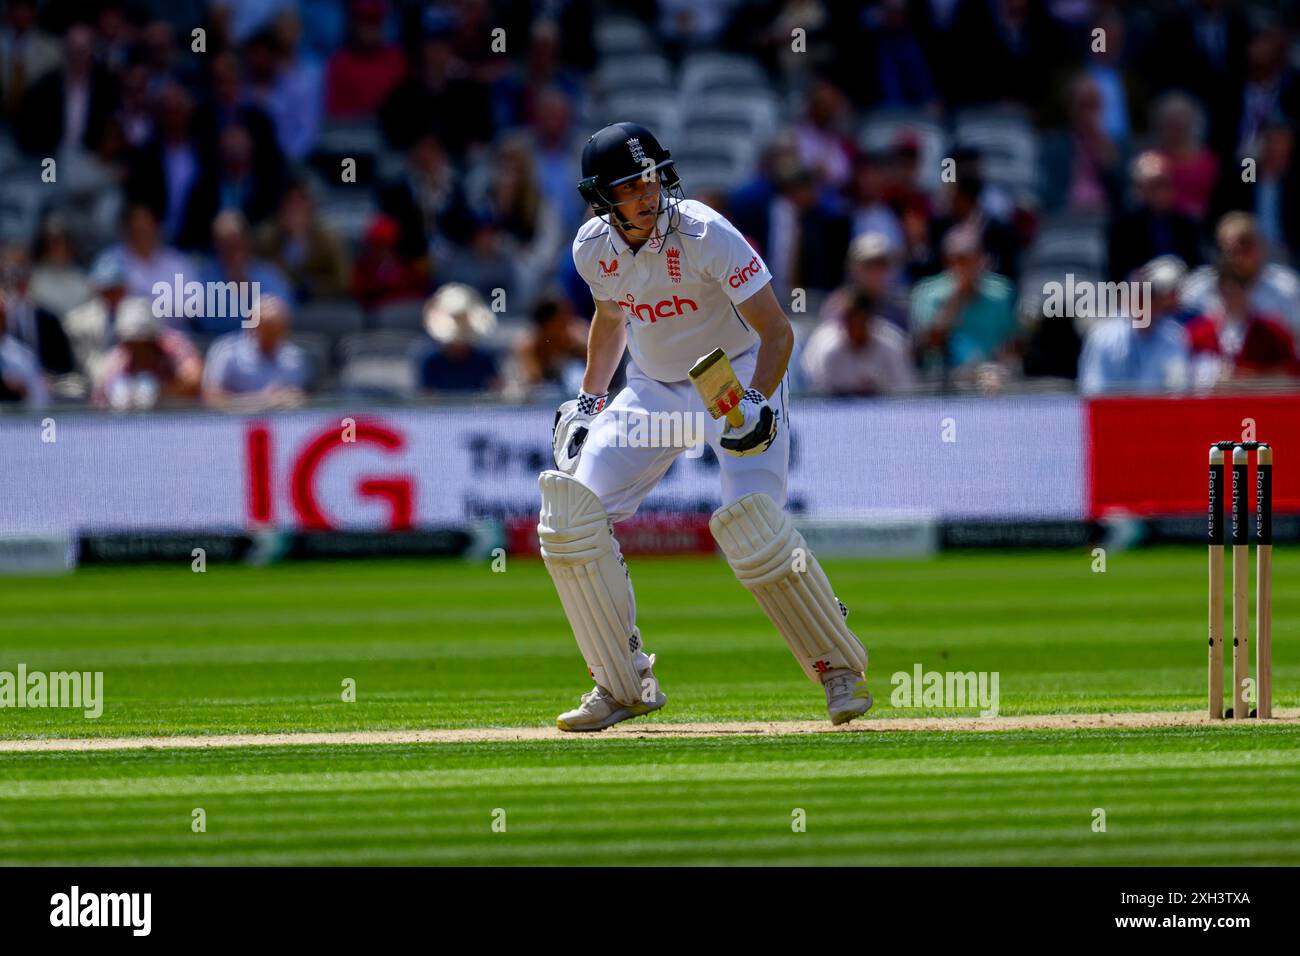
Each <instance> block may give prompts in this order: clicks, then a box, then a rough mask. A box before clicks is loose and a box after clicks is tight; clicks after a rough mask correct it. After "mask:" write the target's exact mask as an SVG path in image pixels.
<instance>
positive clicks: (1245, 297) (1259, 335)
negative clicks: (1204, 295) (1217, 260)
mask: <svg viewBox="0 0 1300 956" xmlns="http://www.w3.org/2000/svg"><path fill="white" fill-rule="evenodd" d="M1218 292H1219V296H1218V298H1219V304H1217V305H1216V306H1215V307H1212V308H1211V309H1210V310H1209V311H1207V312H1202V313H1201V314H1200V315H1197V316H1196V317H1195V318H1193V319H1191V320H1189V321H1188V323H1187V334H1188V337H1189V338H1190V339H1191V345H1192V377H1193V381H1194V382H1195V383H1196V384H1197V385H1198V386H1199V387H1202V388H1206V387H1213V386H1215V385H1219V384H1222V383H1224V382H1226V381H1228V380H1230V379H1241V378H1249V377H1252V376H1258V375H1285V376H1296V375H1300V362H1298V361H1297V357H1296V349H1295V340H1294V339H1293V338H1292V336H1291V332H1290V330H1288V329H1287V327H1286V323H1284V322H1283V321H1282V320H1281V319H1279V318H1278V317H1276V316H1274V315H1270V314H1268V313H1265V312H1260V311H1258V310H1257V309H1255V308H1254V307H1253V306H1252V305H1251V302H1250V287H1249V286H1248V285H1247V284H1246V282H1245V281H1243V280H1242V279H1241V278H1240V277H1238V276H1235V275H1233V274H1231V273H1227V272H1221V273H1220V274H1219V283H1218Z"/></svg>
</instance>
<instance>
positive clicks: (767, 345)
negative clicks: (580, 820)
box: [537, 123, 872, 731]
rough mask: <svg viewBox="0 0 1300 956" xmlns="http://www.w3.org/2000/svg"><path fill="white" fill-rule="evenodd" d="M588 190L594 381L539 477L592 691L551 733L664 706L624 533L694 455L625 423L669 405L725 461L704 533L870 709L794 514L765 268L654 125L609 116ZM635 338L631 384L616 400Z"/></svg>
mask: <svg viewBox="0 0 1300 956" xmlns="http://www.w3.org/2000/svg"><path fill="white" fill-rule="evenodd" d="M578 191H579V192H580V193H581V194H582V197H583V199H585V200H586V201H587V202H588V203H589V204H590V205H591V208H592V210H593V211H594V212H595V216H594V217H592V218H591V219H589V220H588V221H587V222H586V223H585V224H584V225H583V226H582V228H581V229H579V230H578V235H577V238H576V239H575V240H574V242H573V260H574V263H575V264H576V266H577V269H578V272H579V273H580V274H581V275H582V277H583V279H585V280H586V282H587V285H588V286H590V287H591V294H592V298H593V299H594V300H595V303H596V311H595V316H594V317H593V319H592V322H591V331H590V333H589V335H588V339H587V365H586V371H585V374H584V377H583V381H582V390H581V392H580V393H579V394H578V397H577V399H575V400H571V401H568V402H565V403H564V404H563V405H561V406H560V409H559V411H558V412H557V413H556V417H555V427H554V431H553V434H552V442H553V448H554V452H555V464H556V470H552V471H544V472H542V474H541V476H540V477H539V478H538V485H539V486H540V488H541V498H542V508H541V517H540V521H539V523H538V525H537V534H538V537H539V539H540V541H541V552H542V559H543V561H544V562H545V563H546V567H547V570H548V571H549V572H550V574H551V578H552V579H553V580H554V582H555V587H556V590H557V591H558V592H559V596H560V603H561V604H563V605H564V611H565V615H566V616H567V617H568V620H569V624H570V625H571V626H572V628H573V634H574V637H575V638H576V639H577V642H578V648H579V649H580V650H581V652H582V656H583V658H584V659H585V660H586V662H587V668H588V671H589V672H590V674H591V676H592V678H593V679H594V680H595V682H596V686H595V687H594V688H593V689H592V690H591V691H590V692H589V693H587V694H585V695H584V696H583V697H582V700H581V703H580V704H579V706H578V707H577V708H575V709H573V710H570V711H567V712H565V713H563V714H561V715H560V716H559V718H558V719H557V721H556V724H557V726H558V727H559V728H560V729H561V730H566V731H594V730H603V729H604V728H606V727H609V726H611V725H613V724H616V723H618V722H619V721H621V720H627V719H628V718H629V717H638V716H641V715H643V714H648V713H650V712H651V711H654V710H658V709H659V708H660V707H662V706H663V705H664V703H665V702H666V701H667V696H666V695H665V694H664V693H663V691H662V690H661V688H660V687H659V682H658V680H657V679H656V678H655V676H654V663H655V657H654V655H653V654H647V653H646V650H645V647H644V645H643V643H642V640H641V632H640V630H639V629H638V628H637V624H636V597H635V595H634V593H633V590H632V582H631V578H630V577H629V575H628V572H627V567H626V564H625V563H624V560H623V556H622V553H621V552H620V550H619V546H618V541H617V539H615V537H614V534H613V529H614V525H615V524H616V523H617V522H619V521H622V520H623V519H625V518H628V517H630V516H631V515H632V514H634V513H635V512H636V509H637V507H638V506H639V505H640V504H641V502H642V500H643V499H644V498H645V496H646V495H647V494H648V493H649V492H650V490H651V489H652V488H653V487H654V486H655V484H656V483H657V482H658V481H659V479H660V478H661V477H663V475H664V473H665V472H666V471H667V470H668V467H669V466H670V465H671V464H672V462H673V460H674V459H675V458H676V456H677V455H679V454H680V453H681V452H682V451H684V450H685V449H684V448H676V447H627V446H628V443H627V442H626V441H618V440H617V438H618V436H617V430H618V429H619V428H620V426H621V423H626V422H627V421H628V420H629V418H634V417H636V416H645V417H646V420H654V418H652V416H654V415H655V413H674V412H675V413H677V414H678V415H679V416H680V417H682V418H683V419H684V418H685V417H686V416H688V415H694V416H696V417H697V420H698V419H702V420H703V421H704V422H705V433H704V439H705V440H706V441H707V442H708V443H709V444H710V445H711V446H712V448H713V450H714V452H715V453H716V454H717V456H718V460H719V462H720V465H721V468H720V471H721V479H722V494H721V501H722V507H721V508H719V509H718V510H717V511H715V512H714V513H713V516H712V518H711V519H710V521H709V527H710V529H711V531H712V532H713V536H714V538H715V539H716V540H717V542H718V545H719V546H720V547H721V549H722V552H723V554H724V555H725V556H726V558H727V561H728V563H729V564H730V565H731V568H732V570H733V571H734V572H735V575H736V577H737V578H738V579H739V580H740V583H741V584H742V585H744V586H745V588H747V589H748V590H749V591H750V592H751V593H752V594H753V595H754V597H755V598H756V599H757V601H758V603H759V605H760V606H761V607H762V608H763V610H764V611H765V612H766V613H767V615H768V617H769V618H771V620H772V624H773V625H774V626H775V627H776V629H777V630H778V631H779V632H780V633H781V636H782V637H784V638H785V641H786V644H788V645H789V647H790V651H791V653H793V654H794V657H795V660H796V661H798V663H799V666H800V667H801V668H803V671H804V673H805V674H807V675H808V678H809V679H810V680H812V681H814V682H819V683H821V684H822V686H823V688H824V690H825V694H826V709H827V712H828V713H829V715H830V719H831V721H832V722H833V723H836V724H841V723H844V722H845V721H849V720H852V719H853V718H854V717H857V716H860V715H861V714H864V713H866V711H867V710H868V709H869V708H870V707H871V704H872V700H871V695H870V694H869V693H868V692H867V688H866V682H865V676H864V675H865V671H866V669H867V651H866V648H864V647H863V646H862V643H861V642H860V641H859V640H858V639H857V637H855V636H854V634H853V632H852V631H850V630H849V628H848V626H847V624H846V623H845V618H846V617H847V615H848V609H847V608H845V607H844V605H843V604H841V603H840V602H839V600H838V599H837V598H836V596H835V594H834V592H833V591H832V590H831V585H830V582H829V581H828V580H827V578H826V574H825V572H823V571H822V568H821V566H820V565H819V564H818V563H817V559H816V558H815V557H813V555H812V554H811V553H810V552H809V551H808V548H807V545H806V544H805V543H804V539H803V537H802V535H800V533H799V532H798V531H797V530H796V529H795V527H794V524H793V523H792V522H791V520H790V516H789V515H788V514H786V512H785V510H784V506H785V502H786V474H787V469H788V466H789V460H790V414H789V399H788V394H787V393H788V391H789V389H788V386H787V382H786V366H787V365H788V363H789V361H790V353H791V350H792V349H793V347H794V332H793V330H792V329H791V328H790V321H789V319H788V318H787V317H786V314H785V311H784V310H783V309H782V307H781V306H780V304H779V303H778V302H777V299H776V296H775V294H774V293H773V292H772V286H771V279H772V275H771V273H770V272H769V271H768V269H767V265H766V264H765V263H764V262H763V259H762V257H761V256H759V255H758V254H757V253H756V252H755V251H754V249H753V248H752V247H751V246H750V245H749V243H748V242H747V241H746V240H745V238H744V237H743V236H742V235H741V234H740V233H739V232H738V231H737V230H736V228H735V227H734V226H732V224H731V223H730V222H728V221H727V220H726V218H724V217H723V216H722V215H720V214H719V213H718V212H716V211H715V210H713V209H710V208H709V207H708V206H706V205H704V204H703V203H700V202H696V201H695V200H688V199H686V198H684V196H683V194H682V187H681V179H680V177H679V175H678V173H677V170H676V168H675V167H674V164H673V160H672V159H671V158H670V156H669V152H668V150H667V149H664V148H663V147H662V146H661V145H660V143H659V141H658V140H657V139H656V138H655V136H654V134H653V133H651V132H650V130H648V129H646V128H645V127H644V126H640V125H638V124H636V123H615V124H613V125H611V126H606V127H605V128H604V129H602V130H600V131H599V132H597V133H596V134H595V135H594V136H592V137H591V138H590V139H589V140H588V141H587V144H586V147H585V148H584V149H583V152H582V179H581V181H580V182H579V183H578ZM624 348H627V349H628V350H629V351H630V353H631V355H630V360H629V362H628V366H627V386H626V387H625V388H624V389H622V390H621V391H620V392H619V393H618V394H617V395H616V396H615V397H614V398H613V399H612V400H611V399H610V397H609V393H608V389H609V383H610V381H611V379H612V378H613V375H614V372H615V371H616V370H617V368H618V366H619V363H620V361H621V360H622V357H623V350H624ZM716 349H721V350H722V351H723V352H724V353H725V355H726V358H727V359H729V360H730V367H731V368H732V369H734V372H735V376H734V379H735V381H737V382H738V383H740V385H741V386H743V388H737V389H735V391H737V392H740V393H741V394H738V395H737V396H736V398H738V399H739V401H738V404H736V405H735V406H734V407H732V408H730V410H729V414H727V415H726V416H725V417H722V418H716V419H715V418H714V417H712V416H711V415H706V414H705V412H706V404H705V401H704V399H703V398H702V397H701V394H700V392H699V391H698V390H697V388H696V386H695V383H694V382H693V381H692V379H691V374H692V369H693V368H694V367H695V366H696V365H697V362H698V360H699V359H700V358H701V357H702V356H707V355H709V353H711V352H714V350H716ZM643 444H648V443H643Z"/></svg>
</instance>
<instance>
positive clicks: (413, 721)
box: [0, 548, 1300, 865]
mask: <svg viewBox="0 0 1300 956" xmlns="http://www.w3.org/2000/svg"><path fill="white" fill-rule="evenodd" d="M1093 563H1094V559H1093V557H1092V555H1091V554H1090V553H1088V552H1086V551H1078V552H1069V553H1065V552H1036V553H1024V554H1006V553H998V554H974V553H954V554H948V555H944V556H942V557H940V558H939V559H937V560H933V561H923V562H885V563H882V562H827V569H828V572H829V573H830V574H831V578H832V581H833V582H834V584H835V587H836V590H837V592H838V594H839V595H840V597H841V598H842V599H843V600H844V601H845V602H846V603H847V604H848V605H849V606H850V608H851V609H852V614H851V616H850V619H849V620H850V623H851V624H852V625H853V626H854V627H855V629H856V630H857V631H858V632H859V633H860V634H861V635H863V636H864V638H865V639H866V641H867V643H868V646H869V648H870V651H871V672H870V674H869V678H870V686H871V689H872V691H873V693H874V694H875V696H876V699H877V704H876V707H875V709H874V710H873V711H872V716H875V717H896V716H933V715H939V714H949V715H956V714H965V715H969V714H971V713H972V711H970V710H966V711H915V710H899V709H897V708H894V707H892V706H891V704H890V700H889V697H890V691H891V687H890V680H889V678H890V675H891V674H893V673H894V672H898V671H906V672H909V673H910V672H911V671H912V670H913V668H914V667H915V666H916V665H917V664H920V665H921V666H922V667H923V668H924V669H926V670H939V671H997V672H998V673H999V675H1000V693H1001V712H1002V714H1004V715H1027V714H1042V713H1091V712H1099V711H1112V710H1133V711H1153V710H1192V709H1197V708H1200V707H1202V706H1203V698H1204V692H1205V642H1204V632H1205V578H1206V572H1205V556H1204V549H1199V548H1196V549H1193V548H1187V549H1158V550H1149V551H1138V552H1129V553H1119V554H1112V555H1110V556H1109V557H1108V563H1107V568H1106V571H1105V573H1095V572H1094V571H1093V570H1092V568H1093ZM631 565H632V570H633V575H634V580H635V581H636V583H637V593H638V600H639V604H640V608H641V617H640V623H641V626H642V631H643V634H644V635H645V638H646V641H647V644H648V646H649V648H650V649H651V650H653V651H655V652H656V653H658V654H659V664H658V666H657V667H656V672H657V673H658V676H659V678H660V680H661V682H662V684H663V687H664V690H665V691H666V692H667V694H668V695H669V703H668V706H667V707H666V708H665V709H664V711H662V712H661V714H659V715H655V716H653V717H651V718H646V719H644V723H646V724H654V723H661V722H662V723H687V722H705V721H710V722H711V721H718V722H727V721H742V720H743V721H754V720H816V719H824V716H825V711H824V706H823V700H822V695H821V692H820V689H819V688H816V687H814V686H813V685H811V684H809V683H808V682H807V680H805V679H804V678H803V677H802V675H801V674H800V673H799V671H798V668H797V667H796V665H795V664H794V662H793V661H792V660H791V658H790V656H789V652H788V651H786V649H785V647H784V644H783V643H782V642H781V640H780V638H779V636H778V635H777V634H776V633H775V632H774V631H773V630H772V629H771V626H770V625H769V624H768V623H767V621H766V619H765V618H764V617H763V616H762V614H761V612H760V611H759V609H758V608H757V606H756V605H755V604H754V603H753V601H752V599H751V598H750V597H749V596H748V595H747V594H746V593H745V592H744V591H743V590H741V589H740V587H739V586H738V585H737V584H736V583H735V581H734V580H733V579H732V577H731V574H730V572H729V571H728V570H727V568H726V566H725V565H724V564H723V563H722V562H721V561H715V560H707V559H701V560H692V561H681V560H672V561H669V560H645V559H640V560H636V559H634V560H633V561H632V562H631ZM1298 571H1300V551H1297V550H1294V549H1282V548H1279V549H1278V550H1277V554H1276V560H1275V570H1274V588H1275V602H1274V622H1275V623H1274V643H1275V650H1274V686H1275V692H1274V696H1275V706H1277V707H1279V708H1281V707H1294V706H1296V705H1297V704H1298V703H1300V694H1298V693H1297V690H1296V688H1297V678H1298V677H1300V648H1298V647H1297V642H1296V628H1295V625H1294V622H1295V621H1296V620H1297V614H1298V613H1300V574H1297V572H1298ZM0 608H2V609H3V621H2V622H0V628H2V629H3V637H2V638H0V670H8V671H12V670H15V669H16V667H17V665H18V664H19V663H20V662H21V663H23V664H25V665H26V667H27V668H28V670H29V671H36V670H41V671H57V670H80V671H86V670H90V671H103V672H104V690H105V698H106V702H105V706H104V712H103V716H102V717H101V718H99V719H98V720H86V719H84V718H83V717H82V716H81V715H80V713H79V712H77V711H68V710H50V709H40V710H30V709H0V738H4V739H15V738H23V739H28V738H41V737H120V736H145V735H149V736H152V735H177V734H226V733H284V732H294V731H368V730H381V729H385V730H391V729H402V728H409V729H427V728H454V727H467V728H468V727H486V726H501V727H510V726H531V727H541V726H546V725H550V724H552V723H553V721H554V717H555V714H556V713H558V712H559V711H560V710H563V709H567V708H568V707H570V706H572V705H573V704H574V703H576V700H577V697H578V696H579V695H580V694H581V693H582V692H584V691H585V690H587V689H588V687H589V685H590V682H589V681H588V679H587V677H586V673H585V668H584V667H583V665H582V662H581V659H580V658H579V656H578V655H577V651H576V649H575V648H574V646H573V642H572V638H571V637H570V635H569V633H568V629H567V625H566V624H565V622H564V618H563V615H562V612H561V611H560V608H559V605H558V603H557V602H556V600H555V597H554V592H553V590H552V588H551V584H550V580H549V578H548V577H547V575H546V573H545V570H544V569H543V568H542V567H541V566H540V564H538V563H536V562H534V561H525V560H512V561H511V563H510V565H509V569H508V570H507V571H506V572H505V573H493V572H492V571H491V569H490V567H489V565H487V564H482V565H467V564H462V563H455V562H423V561H372V562H357V563H338V564H296V565H285V566H279V567H273V568H266V569H250V568H245V567H233V566H221V565H212V566H210V568H209V570H208V571H207V572H206V573H205V574H195V573H193V572H192V571H190V569H189V565H188V563H185V564H182V565H180V566H178V567H176V568H159V567H150V568H121V567H118V568H85V569H82V570H81V571H78V572H77V573H76V574H74V575H72V576H70V577H65V578H38V579H7V580H0ZM345 679H351V680H354V681H355V682H356V692H357V700H356V702H355V703H345V702H343V701H342V700H341V691H342V685H343V682H344V680H345ZM1298 744H1300V728H1297V727H1295V726H1265V727H1259V726H1253V725H1251V726H1245V727H1241V726H1232V727H1229V726H1215V727H1210V726H1192V727H1168V728H1152V729H1147V730H1118V729H1114V730H1051V731H1047V730H1035V731H1005V732H995V733H978V734H977V733H961V732H950V733H937V732H906V733H903V732H900V733H872V734H854V733H851V732H850V733H836V734H820V735H811V736H806V735H805V736H781V737H776V736H768V737H707V738H692V739H678V738H660V739H635V738H632V739H629V738H620V739H614V738H601V737H599V736H596V737H582V738H565V739H562V740H555V741H550V740H539V741H530V742H518V743H512V742H496V743H437V744H400V745H399V744H386V745H347V746H344V745H326V746H301V745H295V746H291V747H257V748H241V749H175V750H132V751H116V752H81V753H0V863H74V864H75V863H92V864H124V863H136V862H139V863H179V864H241V863H253V864H257V863H277V862H282V863H340V864H342V863H420V862H427V863H582V862H592V863H604V864H630V865H644V864H655V863H708V862H719V863H743V862H773V863H890V864H906V865H920V864H935V863H972V864H973V863H996V864H1001V863H1006V864H1057V863H1062V864H1064V863H1085V864H1125V863H1169V864H1177V863H1188V864H1198V863H1205V864H1210V863H1235V864H1241V863H1292V864H1294V863H1297V862H1300V813H1297V812H1296V811H1297V805H1298V804H1300V786H1297V785H1298V784H1300V746H1298ZM196 807H202V808H203V809H204V810H205V812H206V813H207V821H208V823H207V832H206V833H202V834H195V833H192V832H191V830H190V821H191V816H190V814H191V811H192V810H193V809H194V808H196ZM497 808H500V809H501V810H503V811H504V812H505V821H506V829H505V832H493V830H492V828H491V824H492V820H493V817H492V814H493V811H494V810H495V809H497ZM796 809H802V810H803V811H805V812H806V819H807V826H806V832H802V833H796V832H793V831H792V828H791V822H792V819H793V818H792V813H794V811H795V810H796ZM1098 810H1101V811H1105V815H1106V832H1104V833H1101V832H1094V820H1095V819H1096V818H1097V816H1098V815H1097V811H1098Z"/></svg>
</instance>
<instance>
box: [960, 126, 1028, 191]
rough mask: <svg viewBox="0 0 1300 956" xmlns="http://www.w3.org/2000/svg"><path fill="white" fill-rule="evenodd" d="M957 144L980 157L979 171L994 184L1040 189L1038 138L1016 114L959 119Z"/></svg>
mask: <svg viewBox="0 0 1300 956" xmlns="http://www.w3.org/2000/svg"><path fill="white" fill-rule="evenodd" d="M954 140H955V142H956V144H957V145H958V146H965V147H969V148H971V149H974V150H976V151H977V152H979V154H980V171H981V173H982V175H983V176H984V178H985V179H986V180H988V181H989V182H991V183H997V184H999V185H1004V186H1019V187H1022V188H1024V189H1028V190H1030V191H1033V190H1036V189H1037V186H1038V137H1037V136H1036V135H1035V133H1034V128H1033V125H1032V124H1031V123H1030V122H1029V120H1028V119H1027V118H1026V117H1024V116H1023V115H1021V114H1020V113H1018V112H1016V111H1004V110H968V111H966V112H964V113H962V114H961V116H959V117H958V118H957V122H956V125H955V131H954Z"/></svg>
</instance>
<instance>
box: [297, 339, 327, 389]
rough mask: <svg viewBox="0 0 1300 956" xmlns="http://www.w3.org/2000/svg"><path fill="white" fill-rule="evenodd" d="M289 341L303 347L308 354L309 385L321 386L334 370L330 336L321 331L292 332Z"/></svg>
mask: <svg viewBox="0 0 1300 956" xmlns="http://www.w3.org/2000/svg"><path fill="white" fill-rule="evenodd" d="M289 341H290V342H292V343H293V344H294V345H296V346H298V348H300V349H302V350H303V352H304V353H305V354H306V356H307V365H308V368H309V372H308V379H307V381H308V384H309V386H310V387H314V388H321V387H322V386H323V385H324V384H325V382H326V380H327V379H328V378H329V377H330V374H331V372H332V371H333V364H334V363H333V361H332V359H331V352H332V340H331V339H330V337H329V336H328V335H324V334H322V333H320V332H291V333H290V334H289Z"/></svg>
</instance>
